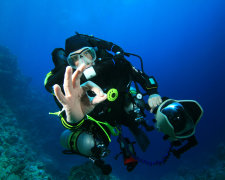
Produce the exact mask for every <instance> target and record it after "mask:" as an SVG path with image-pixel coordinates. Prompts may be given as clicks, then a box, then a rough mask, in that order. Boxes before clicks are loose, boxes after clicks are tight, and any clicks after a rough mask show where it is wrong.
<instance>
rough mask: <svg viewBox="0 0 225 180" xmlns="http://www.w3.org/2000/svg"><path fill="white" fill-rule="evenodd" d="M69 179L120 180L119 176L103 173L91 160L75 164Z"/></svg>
mask: <svg viewBox="0 0 225 180" xmlns="http://www.w3.org/2000/svg"><path fill="white" fill-rule="evenodd" d="M69 180H119V178H117V177H115V176H113V175H107V176H106V175H103V174H102V172H101V169H100V168H98V167H97V166H95V165H94V164H93V163H92V162H90V161H89V162H86V163H84V164H83V165H81V166H74V167H73V168H72V169H71V171H70V176H69Z"/></svg>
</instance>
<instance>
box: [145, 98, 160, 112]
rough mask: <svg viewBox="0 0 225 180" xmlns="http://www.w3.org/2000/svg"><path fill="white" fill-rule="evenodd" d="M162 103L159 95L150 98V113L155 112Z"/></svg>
mask: <svg viewBox="0 0 225 180" xmlns="http://www.w3.org/2000/svg"><path fill="white" fill-rule="evenodd" d="M161 103H162V98H161V96H160V95H158V94H152V95H150V96H149V98H148V105H149V107H150V109H151V110H150V112H151V113H152V112H153V110H154V109H155V108H156V107H157V106H159V105H160V104H161Z"/></svg>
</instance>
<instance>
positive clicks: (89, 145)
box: [45, 33, 200, 174]
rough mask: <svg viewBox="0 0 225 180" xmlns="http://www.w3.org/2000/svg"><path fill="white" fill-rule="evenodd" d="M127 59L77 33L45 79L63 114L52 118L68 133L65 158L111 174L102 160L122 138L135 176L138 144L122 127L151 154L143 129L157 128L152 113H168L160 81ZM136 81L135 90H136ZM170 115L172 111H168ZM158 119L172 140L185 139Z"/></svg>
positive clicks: (108, 44) (56, 54)
mask: <svg viewBox="0 0 225 180" xmlns="http://www.w3.org/2000/svg"><path fill="white" fill-rule="evenodd" d="M109 51H111V52H113V53H115V55H112V54H111V53H110V52H109ZM124 55H127V56H129V55H133V54H130V53H125V52H124V51H123V49H122V48H120V47H119V46H117V45H115V44H113V43H111V42H108V41H105V40H101V39H98V38H95V37H93V36H88V35H83V34H78V33H77V34H76V35H74V36H72V37H70V38H68V39H67V40H66V45H65V51H64V50H63V49H62V48H56V49H55V50H54V51H53V53H52V58H53V62H54V65H55V68H54V69H53V70H52V71H51V72H50V73H48V74H47V76H46V79H45V87H46V89H47V90H48V91H49V92H50V93H52V94H53V95H54V98H55V100H56V103H57V105H58V106H59V108H60V109H61V111H59V112H57V113H52V114H56V115H58V116H59V117H60V118H61V122H62V124H63V125H64V126H65V127H66V128H67V129H68V130H65V131H64V132H63V133H62V135H61V138H60V142H61V145H62V146H63V147H64V148H65V149H66V150H65V151H64V153H66V154H78V155H81V156H84V157H87V158H89V159H91V160H92V161H93V162H94V164H96V165H97V166H99V167H100V168H101V169H102V172H103V173H104V174H109V173H110V172H111V170H112V169H111V166H110V165H108V164H105V162H104V161H103V158H104V157H105V156H107V155H108V154H109V153H110V150H109V149H108V145H109V143H110V142H111V138H110V136H111V135H117V136H119V137H118V142H119V144H120V148H121V151H122V152H121V154H123V157H124V164H125V166H126V167H127V170H128V171H132V170H133V169H134V168H135V166H136V165H137V163H138V161H137V159H135V158H134V157H135V156H136V153H135V151H134V147H133V144H134V142H130V141H129V139H128V138H124V137H123V136H122V130H121V125H124V126H127V127H128V128H129V130H130V131H131V132H132V134H133V135H134V137H135V139H136V141H137V144H138V145H139V146H140V147H141V149H142V151H146V149H147V147H148V145H149V144H150V141H149V139H148V137H147V135H146V134H145V132H144V131H143V130H142V129H141V128H140V127H139V126H141V125H142V126H144V127H145V129H146V130H147V131H151V130H153V129H154V128H153V127H152V126H149V125H148V124H147V123H146V121H145V118H144V117H145V114H144V110H145V109H148V110H150V112H153V113H156V110H158V111H159V112H161V113H164V112H166V111H167V110H163V111H160V110H159V109H160V108H159V107H160V104H161V103H162V99H161V96H160V95H158V92H157V88H158V84H157V82H156V80H155V78H154V77H153V76H150V77H149V76H147V75H146V74H145V73H144V71H143V65H142V71H140V70H137V69H136V68H135V67H133V66H132V65H131V63H130V62H129V61H128V60H126V59H125V57H124ZM67 66H69V67H67ZM64 74H65V75H64ZM132 82H133V83H134V85H135V88H134V87H132V86H131V85H132ZM137 83H138V84H139V85H140V86H141V87H142V88H143V89H144V90H145V92H146V93H145V94H144V95H149V98H148V104H147V105H146V104H145V102H144V100H143V96H144V95H143V94H142V93H141V92H140V90H139V87H138V85H137ZM168 111H169V112H170V111H171V109H169V108H168ZM157 114H158V113H156V127H157V128H158V129H159V130H160V131H162V132H164V133H165V134H166V135H167V136H170V138H175V139H176V138H177V137H180V136H178V135H180V134H178V135H177V134H176V133H177V132H176V133H175V131H174V134H175V136H172V135H173V134H168V133H167V131H164V129H163V128H161V126H160V125H163V124H165V121H166V120H165V119H166V118H165V116H163V115H162V114H161V116H159V117H164V123H161V124H160V122H163V120H162V121H159V122H157V119H160V118H158V116H157ZM168 116H169V115H168ZM166 117H167V116H166ZM161 119H163V118H161ZM168 119H169V117H168ZM199 119H200V118H199ZM168 122H169V121H168V120H167V123H168ZM185 122H186V121H185ZM195 123H196V124H197V121H195ZM168 124H169V123H168ZM174 124H176V123H174ZM174 124H172V125H174ZM181 124H182V123H181ZM192 125H193V123H192ZM194 125H195V124H194ZM168 127H171V126H169V125H168ZM172 129H173V128H172ZM187 129H188V130H190V128H187ZM169 132H170V131H169ZM179 133H180V132H179ZM183 133H185V132H182V133H181V135H183ZM175 142H177V141H175ZM174 152H175V151H174ZM177 154H179V153H177Z"/></svg>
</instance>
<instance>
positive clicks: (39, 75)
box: [0, 0, 225, 179]
mask: <svg viewBox="0 0 225 180" xmlns="http://www.w3.org/2000/svg"><path fill="white" fill-rule="evenodd" d="M75 31H78V32H80V33H84V34H93V35H95V36H96V37H99V38H102V39H105V40H108V41H112V42H114V43H116V44H118V45H120V46H121V47H123V49H124V50H125V51H127V52H132V53H137V54H139V55H140V56H142V58H143V61H144V69H145V72H146V73H147V74H149V75H154V76H155V77H156V79H157V80H158V83H159V93H160V94H161V95H162V96H168V97H171V98H174V99H194V100H197V101H198V102H199V103H200V104H201V105H202V107H203V109H204V116H203V118H202V120H201V121H200V123H199V125H198V126H197V130H196V136H197V139H198V141H199V145H198V146H197V147H195V148H194V149H192V150H190V151H189V152H187V153H185V154H184V155H183V156H182V159H181V160H176V159H175V158H171V159H170V160H169V162H168V163H167V164H166V165H165V166H163V167H148V166H146V165H142V164H139V166H138V167H137V168H136V169H135V171H133V172H132V173H127V172H126V171H125V168H124V167H123V163H122V159H119V160H118V161H115V160H113V155H115V154H116V152H118V151H119V148H118V145H117V144H116V142H113V143H112V144H111V145H110V147H111V148H112V152H113V153H112V155H111V156H110V157H108V158H107V160H108V161H111V163H112V165H113V173H114V174H116V175H118V176H119V177H120V178H121V179H128V178H131V177H133V178H137V177H139V178H140V179H150V178H151V179H158V178H159V177H160V176H161V175H163V174H167V173H168V172H171V171H173V170H176V168H178V167H179V166H182V163H184V162H190V163H191V162H194V163H193V167H195V166H197V165H198V164H200V163H201V162H203V161H204V158H205V155H207V154H209V153H211V151H213V150H214V149H215V146H216V145H217V144H218V143H220V142H224V140H225V132H224V130H225V114H224V108H225V105H224V100H225V96H224V93H225V84H224V82H225V1H224V0H183V1H177V0H169V1H163V0H149V1H147V0H139V1H137V0H112V1H107V0H99V1H98V0H96V1H92V0H86V1H81V0H76V1H75V0H74V1H72V0H65V1H60V0H55V1H53V0H42V1H33V0H30V1H28V0H2V1H1V2H0V44H1V45H4V46H7V47H8V48H10V49H11V51H12V53H13V54H15V55H16V56H17V57H18V64H19V67H20V69H21V71H22V73H23V74H24V75H26V76H29V77H32V82H31V85H32V87H33V88H35V89H37V90H39V91H40V92H41V93H46V94H47V92H46V91H45V89H44V86H43V81H44V78H45V75H46V73H48V72H49V71H50V70H51V69H52V68H53V63H52V61H51V51H52V50H53V49H54V48H56V47H62V48H64V42H65V39H66V38H68V37H69V36H72V35H73V34H74V32H75ZM130 60H131V61H132V64H133V65H135V66H136V67H138V68H139V69H140V63H139V61H138V59H135V58H132V59H130ZM18 93H19V92H18ZM49 101H53V99H52V97H51V96H50V95H49ZM55 108H56V107H54V108H53V107H49V109H48V110H46V109H43V111H46V113H48V111H55ZM148 117H149V119H152V118H153V116H152V115H149V116H148ZM150 122H151V121H150ZM46 123H49V124H52V123H56V124H58V126H61V124H60V123H59V121H58V120H57V119H56V118H54V117H49V119H47V120H46ZM62 130H63V128H61V129H60V128H59V129H57V130H56V137H55V142H53V143H52V144H50V145H48V146H47V145H46V151H48V153H49V154H53V155H54V156H55V157H57V158H58V162H60V164H61V165H60V168H61V170H66V169H68V171H69V168H70V167H72V166H73V165H74V164H76V165H77V164H79V163H81V161H85V159H83V158H80V157H77V156H73V157H72V156H69V157H68V156H64V155H62V154H61V150H62V148H61V147H60V145H59V141H58V136H59V135H60V133H61V131H62ZM149 137H150V139H151V146H150V148H149V149H148V151H147V152H146V153H142V152H140V148H138V147H136V149H137V152H138V154H139V155H140V156H141V157H142V158H145V159H146V160H157V159H160V158H161V157H162V156H163V155H165V154H166V151H167V148H168V144H167V143H166V142H164V141H163V140H162V134H161V133H157V132H154V133H150V134H149ZM113 140H114V141H115V138H114V139H113Z"/></svg>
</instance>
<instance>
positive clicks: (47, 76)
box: [44, 71, 53, 85]
mask: <svg viewBox="0 0 225 180" xmlns="http://www.w3.org/2000/svg"><path fill="white" fill-rule="evenodd" d="M51 75H53V73H52V71H50V72H49V73H48V74H47V75H46V77H45V80H44V85H46V84H47V82H48V78H49V77H50V76H51Z"/></svg>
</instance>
